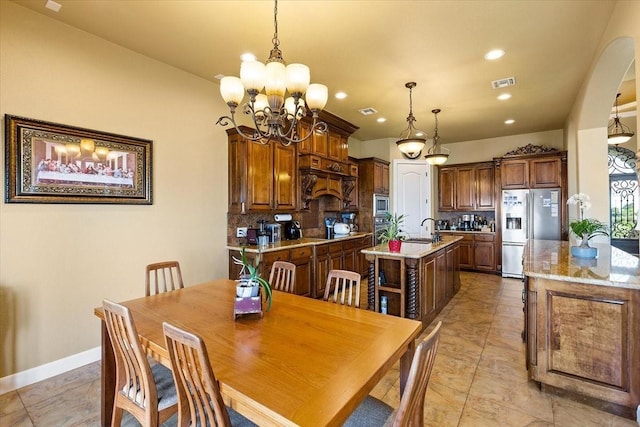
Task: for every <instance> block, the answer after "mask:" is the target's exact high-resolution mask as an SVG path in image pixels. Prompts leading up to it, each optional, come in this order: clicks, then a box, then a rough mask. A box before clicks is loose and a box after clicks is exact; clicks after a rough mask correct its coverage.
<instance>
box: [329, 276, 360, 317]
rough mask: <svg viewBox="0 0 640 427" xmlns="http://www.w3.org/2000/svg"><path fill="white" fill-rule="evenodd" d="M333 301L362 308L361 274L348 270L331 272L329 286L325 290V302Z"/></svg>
mask: <svg viewBox="0 0 640 427" xmlns="http://www.w3.org/2000/svg"><path fill="white" fill-rule="evenodd" d="M332 293H333V297H332V300H333V302H335V303H337V304H346V305H351V306H354V307H356V308H359V307H360V273H356V272H355V271H347V270H331V271H329V275H328V276H327V285H326V287H325V289H324V297H323V299H324V300H325V301H329V298H331V294H332Z"/></svg>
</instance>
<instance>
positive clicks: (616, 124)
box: [607, 94, 635, 145]
mask: <svg viewBox="0 0 640 427" xmlns="http://www.w3.org/2000/svg"><path fill="white" fill-rule="evenodd" d="M619 97H620V94H617V95H616V102H615V105H616V116H615V118H614V119H613V123H611V124H610V125H609V128H608V135H607V144H609V145H618V144H624V143H625V142H627V141H629V140H630V139H631V137H632V136H633V135H635V134H634V133H633V132H631V129H629V128H628V127H627V126H625V125H623V124H622V123H621V122H620V117H618V98H619Z"/></svg>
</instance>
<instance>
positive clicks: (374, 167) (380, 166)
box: [358, 157, 389, 197]
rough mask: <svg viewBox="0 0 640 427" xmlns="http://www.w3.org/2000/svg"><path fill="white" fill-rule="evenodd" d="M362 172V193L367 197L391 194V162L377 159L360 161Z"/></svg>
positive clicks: (371, 158) (369, 158)
mask: <svg viewBox="0 0 640 427" xmlns="http://www.w3.org/2000/svg"><path fill="white" fill-rule="evenodd" d="M358 165H359V171H360V193H361V194H362V193H365V194H366V195H367V197H368V196H369V195H371V196H373V194H389V162H388V161H386V160H382V159H378V158H375V157H368V158H366V159H360V160H359V161H358Z"/></svg>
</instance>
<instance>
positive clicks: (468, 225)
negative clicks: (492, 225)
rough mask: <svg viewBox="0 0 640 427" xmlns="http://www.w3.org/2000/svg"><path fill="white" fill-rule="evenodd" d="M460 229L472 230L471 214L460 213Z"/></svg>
mask: <svg viewBox="0 0 640 427" xmlns="http://www.w3.org/2000/svg"><path fill="white" fill-rule="evenodd" d="M462 229H463V230H473V215H462Z"/></svg>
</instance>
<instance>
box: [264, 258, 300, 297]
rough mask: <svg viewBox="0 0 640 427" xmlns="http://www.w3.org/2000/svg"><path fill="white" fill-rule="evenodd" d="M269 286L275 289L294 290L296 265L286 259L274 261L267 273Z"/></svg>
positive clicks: (293, 291)
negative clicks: (268, 273) (269, 271)
mask: <svg viewBox="0 0 640 427" xmlns="http://www.w3.org/2000/svg"><path fill="white" fill-rule="evenodd" d="M269 283H270V284H271V288H273V289H275V290H277V291H283V292H289V293H291V294H293V293H295V292H296V265H295V264H293V263H290V262H286V261H275V262H274V263H273V265H272V266H271V274H270V275H269Z"/></svg>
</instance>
